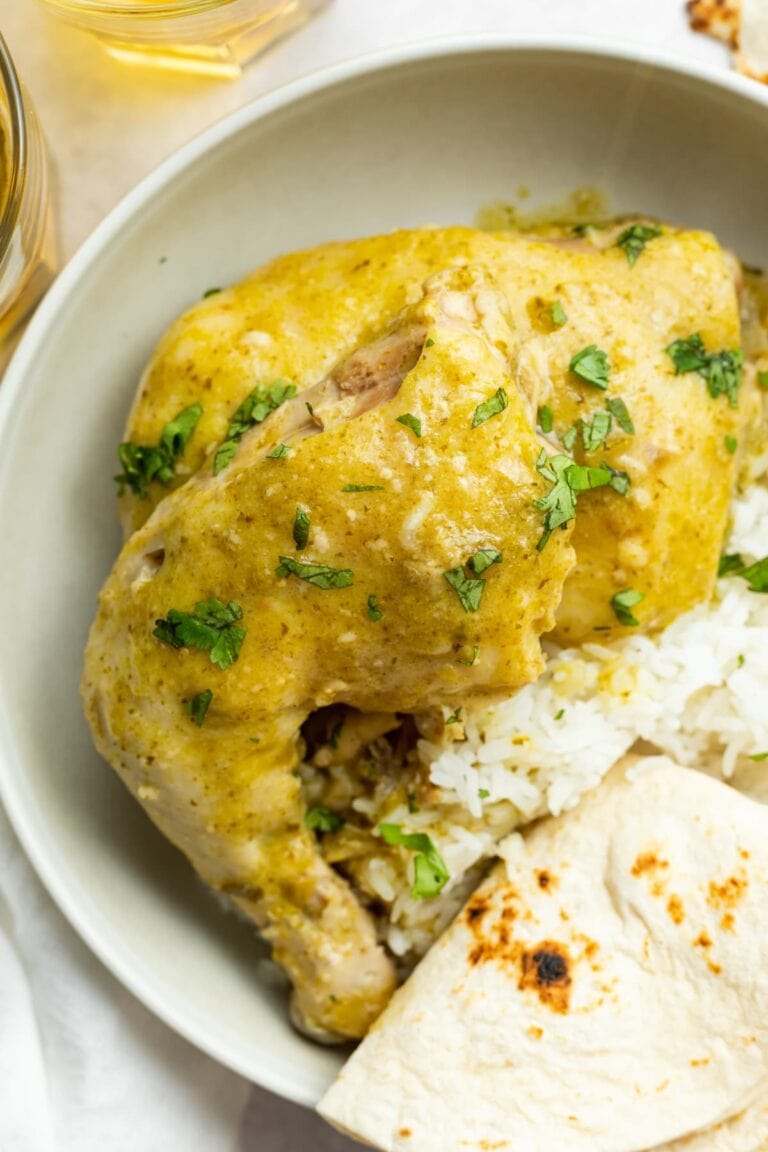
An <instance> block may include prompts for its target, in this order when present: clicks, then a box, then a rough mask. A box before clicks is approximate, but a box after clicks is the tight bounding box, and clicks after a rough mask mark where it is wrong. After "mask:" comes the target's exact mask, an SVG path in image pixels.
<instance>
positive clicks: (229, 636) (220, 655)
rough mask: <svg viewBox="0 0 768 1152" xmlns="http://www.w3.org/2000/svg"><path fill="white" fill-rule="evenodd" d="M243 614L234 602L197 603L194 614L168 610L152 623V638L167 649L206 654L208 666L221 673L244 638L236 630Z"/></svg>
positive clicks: (227, 666)
mask: <svg viewBox="0 0 768 1152" xmlns="http://www.w3.org/2000/svg"><path fill="white" fill-rule="evenodd" d="M242 618H243V610H242V608H241V607H240V605H239V604H237V603H236V602H235V601H234V600H230V602H229V603H228V604H223V603H222V602H221V600H200V601H199V602H198V603H197V604H196V605H195V610H194V612H179V611H178V609H176V608H171V609H170V611H169V612H168V615H167V616H166V617H165V619H163V620H156V621H155V628H154V630H153V633H152V634H153V636H156V637H157V639H158V640H160V641H162V643H163V644H168V645H169V646H170V647H171V648H196V649H198V651H200V652H208V653H209V658H210V661H211V663H212V664H216V665H218V667H219V668H221V669H222V670H224V669H226V668H229V667H230V666H231V665H232V664H234V663H235V661H236V660H237V658H238V656H239V655H240V649H241V647H242V644H243V640H244V639H245V636H246V629H245V628H240V627H238V626H237V623H236V622H237V621H238V620H242Z"/></svg>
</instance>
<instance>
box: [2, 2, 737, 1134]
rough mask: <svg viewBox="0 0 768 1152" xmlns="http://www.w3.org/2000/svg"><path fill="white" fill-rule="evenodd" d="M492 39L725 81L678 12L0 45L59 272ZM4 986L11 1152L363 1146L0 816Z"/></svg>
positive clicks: (404, 21) (28, 8)
mask: <svg viewBox="0 0 768 1152" xmlns="http://www.w3.org/2000/svg"><path fill="white" fill-rule="evenodd" d="M489 29H491V30H505V31H513V32H518V33H520V34H535V33H571V34H572V33H578V34H581V35H586V36H589V37H592V38H594V39H595V40H596V41H606V40H608V41H617V40H618V41H624V42H627V43H637V44H644V45H649V46H655V47H659V48H663V49H664V51H665V52H667V53H670V54H674V55H677V56H678V57H679V58H681V59H683V58H684V59H688V60H699V61H706V62H709V63H712V64H714V65H716V66H718V67H721V68H723V69H725V68H727V67H728V56H727V52H726V51H725V49H724V48H723V47H721V46H720V45H718V44H716V43H714V42H712V41H709V40H707V39H705V38H703V37H700V36H695V35H693V34H692V33H691V32H690V31H689V29H688V26H687V22H686V19H685V15H684V4H683V0H644V3H643V4H641V5H638V4H637V3H635V2H634V0H334V2H332V3H331V5H330V6H329V8H328V9H327V10H326V11H325V12H324V13H323V14H322V15H321V16H319V17H318V18H317V19H316V20H315V21H314V22H312V23H311V24H309V25H308V26H307V27H306V28H304V29H303V30H302V31H300V32H298V33H297V34H295V35H294V36H293V37H292V38H290V39H289V40H287V41H284V42H283V43H282V44H280V45H278V46H277V47H276V48H274V49H273V50H272V51H270V52H269V53H268V54H267V55H265V56H264V57H262V58H261V59H260V60H259V61H257V62H256V63H255V64H253V65H252V66H251V67H250V68H249V69H248V71H247V72H246V74H245V75H244V77H243V78H242V79H240V80H237V81H222V80H211V79H206V78H201V77H191V76H190V77H187V76H183V75H179V74H175V73H162V72H153V71H151V70H147V69H135V68H129V67H126V66H123V65H120V64H118V63H116V62H115V61H113V60H111V59H110V58H109V57H108V56H106V55H105V54H104V53H103V52H102V51H101V49H100V48H99V47H98V45H97V44H96V43H95V42H94V41H92V40H91V39H90V38H88V37H87V36H85V35H83V34H81V33H78V32H76V31H74V30H71V29H68V28H65V27H63V26H61V25H59V24H58V23H56V22H54V21H53V20H52V19H51V18H50V17H49V16H48V15H47V14H45V13H44V12H43V10H42V8H41V7H40V6H39V5H38V4H37V3H36V0H0V31H2V33H3V35H4V36H5V37H6V39H7V41H8V43H9V46H10V48H11V51H12V53H13V55H14V58H15V60H16V63H17V66H18V68H19V71H20V72H21V74H22V76H23V78H24V80H25V81H26V84H27V87H28V89H29V90H30V93H31V95H32V98H33V100H34V102H35V104H36V106H37V109H38V113H39V115H40V118H41V120H42V123H43V126H44V130H45V133H46V135H47V138H48V142H49V146H50V151H51V154H52V159H53V165H54V171H55V181H56V200H57V216H58V220H59V233H60V244H61V252H62V257H63V258H65V259H66V258H67V257H69V256H70V255H71V254H72V253H73V252H74V251H75V249H76V248H77V246H78V245H79V244H80V243H81V241H82V240H83V239H84V238H85V237H86V236H87V235H88V233H89V232H90V231H91V230H92V229H93V227H94V226H95V225H96V224H97V223H98V222H99V221H100V220H101V219H102V218H103V217H104V216H105V215H106V213H107V212H108V211H109V210H110V209H111V208H112V206H113V205H114V204H115V203H116V202H117V201H118V200H119V199H120V197H121V196H123V195H124V194H125V193H126V192H127V191H128V190H129V189H130V188H131V187H132V186H133V185H134V184H135V183H136V182H137V181H138V180H139V179H140V178H141V177H142V176H144V175H145V174H146V173H147V172H149V171H150V170H151V169H152V168H153V167H155V165H157V164H158V163H159V161H161V160H162V159H163V158H164V157H165V156H167V155H168V154H169V153H170V152H171V151H173V150H174V149H175V148H176V147H178V146H179V145H180V144H182V143H183V142H185V141H186V140H188V139H189V138H190V137H191V136H193V135H195V134H196V133H197V132H199V131H200V130H201V129H203V128H205V127H206V126H207V125H209V124H211V123H212V122H214V121H215V120H218V119H220V118H221V117H222V116H224V115H226V114H227V113H228V112H230V111H231V110H232V109H234V108H237V107H239V106H240V105H242V104H244V103H246V102H247V101H249V100H250V99H252V98H254V97H256V96H259V95H261V94H262V93H264V92H266V91H268V90H269V89H272V88H274V87H276V86H278V85H280V84H282V83H284V82H286V81H289V80H292V79H294V78H296V77H297V76H300V75H302V74H304V73H306V72H308V71H311V70H314V69H316V68H320V67H322V66H324V65H326V64H330V63H333V62H335V61H337V60H341V59H345V58H348V57H351V56H354V55H358V54H360V53H363V52H368V51H371V50H373V49H376V48H380V47H383V46H385V45H391V44H397V43H402V42H406V41H414V40H420V39H425V38H428V37H431V36H435V35H439V34H446V33H461V32H468V31H472V32H478V31H487V30H489ZM3 961H5V962H4V963H3ZM0 973H2V974H4V977H3V979H4V982H0V1152H123V1149H125V1150H126V1152H127V1150H129V1149H130V1152H161V1150H162V1152H165V1150H166V1149H168V1150H170V1152H176V1149H179V1152H236V1150H237V1152H344V1150H347V1152H351V1150H352V1149H353V1148H355V1147H358V1146H357V1145H353V1144H352V1142H351V1141H347V1140H345V1139H344V1138H343V1137H341V1136H338V1135H337V1134H335V1133H333V1132H331V1130H330V1129H327V1128H326V1127H325V1126H324V1125H323V1124H321V1122H320V1121H319V1120H317V1119H316V1118H315V1117H314V1116H313V1115H312V1114H311V1113H309V1112H306V1111H304V1110H303V1109H300V1108H296V1107H294V1106H292V1105H289V1104H287V1103H285V1102H284V1101H281V1100H279V1099H277V1098H276V1097H273V1096H271V1095H270V1094H269V1093H266V1092H264V1091H262V1090H261V1089H258V1088H252V1087H251V1086H249V1085H248V1084H246V1083H245V1082H244V1081H243V1080H242V1079H240V1078H239V1077H237V1076H235V1075H234V1074H232V1073H229V1072H228V1071H226V1070H225V1069H223V1068H220V1067H218V1066H217V1065H215V1064H214V1063H213V1062H211V1061H210V1060H208V1059H207V1057H204V1056H202V1055H201V1054H199V1053H197V1052H196V1051H195V1050H194V1049H192V1048H191V1047H190V1046H189V1045H188V1044H187V1043H186V1042H185V1041H183V1040H181V1039H179V1038H178V1037H176V1036H175V1035H174V1034H172V1033H171V1032H170V1031H169V1030H168V1029H167V1028H166V1027H165V1026H164V1025H162V1024H160V1023H159V1022H158V1021H156V1020H155V1019H154V1018H153V1017H151V1016H150V1014H149V1013H147V1012H146V1011H145V1010H144V1009H143V1008H142V1007H141V1006H140V1005H139V1004H137V1002H136V1001H135V1000H134V999H133V998H132V997H131V996H130V995H129V994H128V993H127V992H125V991H124V990H123V989H122V988H121V987H120V986H119V985H118V984H117V983H116V982H115V981H114V980H113V978H112V977H111V976H110V975H109V974H108V973H107V972H106V971H105V970H104V969H103V968H102V966H101V965H100V964H99V962H98V961H96V960H95V959H94V958H93V957H92V956H91V955H90V954H89V953H88V951H87V950H86V948H85V947H84V945H82V944H81V943H80V941H79V939H78V938H77V937H76V936H75V935H74V933H73V932H72V931H71V930H70V929H69V928H68V926H67V925H66V924H65V922H64V921H63V919H62V917H61V916H60V915H59V913H58V912H57V911H56V909H55V908H54V907H53V905H52V904H51V902H50V900H49V899H48V897H47V896H46V894H45V893H44V891H43V889H42V888H41V886H40V885H39V883H38V882H37V880H36V878H35V877H34V875H33V874H32V872H31V869H30V868H29V866H28V865H27V863H26V860H25V859H24V857H23V855H22V853H21V851H20V849H19V847H18V844H17V842H16V841H15V838H14V836H13V833H12V832H11V830H10V827H9V826H8V824H7V821H6V820H5V818H4V816H3V814H2V812H1V811H0ZM25 1013H26V1015H25ZM14 1014H18V1015H19V1017H20V1019H21V1017H23V1020H22V1021H21V1024H20V1027H21V1028H22V1030H23V1029H24V1028H26V1029H27V1032H30V1030H31V1032H32V1033H34V1034H33V1035H30V1036H27V1040H28V1041H29V1042H28V1044H27V1045H26V1047H25V1049H24V1052H25V1055H24V1057H23V1058H22V1057H21V1056H20V1055H19V1046H18V1044H13V1045H12V1044H11V1042H10V1040H9V1037H16V1036H17V1033H16V1032H14V1031H13V1029H10V1028H7V1027H6V1023H7V1021H8V1020H9V1019H10V1018H11V1017H12V1016H13V1015H14ZM30 1021H31V1024H30Z"/></svg>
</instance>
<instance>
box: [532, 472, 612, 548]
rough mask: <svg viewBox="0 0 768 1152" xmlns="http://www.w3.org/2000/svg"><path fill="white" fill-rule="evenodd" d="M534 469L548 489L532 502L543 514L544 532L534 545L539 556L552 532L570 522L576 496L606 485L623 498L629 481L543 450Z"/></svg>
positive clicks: (573, 512)
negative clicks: (547, 484)
mask: <svg viewBox="0 0 768 1152" xmlns="http://www.w3.org/2000/svg"><path fill="white" fill-rule="evenodd" d="M536 469H537V471H538V472H539V473H540V474H541V475H542V476H543V477H544V479H545V480H548V481H549V482H550V483H551V485H552V488H551V489H550V491H549V492H548V493H547V494H546V495H545V496H542V497H541V498H540V499H538V500H534V502H533V506H534V508H539V509H540V510H541V511H542V512H543V513H544V532H543V533H542V535H541V538H540V539H539V542H538V544H537V545H536V548H537V550H538V551H539V552H540V551H541V550H542V549H543V548H544V547H545V545H546V543H547V541H548V540H549V538H550V536H551V535H552V533H553V532H554V530H555V529H556V528H560V527H562V526H563V525H565V524H568V523H569V522H570V521H571V520H572V519H573V517H574V516H575V514H576V500H577V498H578V495H579V493H580V492H587V491H589V490H591V489H592V488H603V487H605V486H606V485H610V487H612V488H614V489H615V490H616V491H617V492H619V493H620V494H621V495H626V493H627V491H628V490H629V477H628V476H627V474H626V472H618V471H617V470H616V469H614V468H611V467H610V466H609V465H608V464H601V465H600V467H599V468H592V467H590V466H588V465H585V464H574V462H573V460H571V458H570V456H550V457H548V456H547V454H546V452H545V451H544V449H542V450H541V452H540V454H539V458H538V460H537V461H536Z"/></svg>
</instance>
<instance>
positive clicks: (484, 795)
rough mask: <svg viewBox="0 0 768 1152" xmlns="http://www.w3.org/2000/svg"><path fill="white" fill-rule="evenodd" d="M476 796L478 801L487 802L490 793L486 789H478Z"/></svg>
mask: <svg viewBox="0 0 768 1152" xmlns="http://www.w3.org/2000/svg"><path fill="white" fill-rule="evenodd" d="M477 795H478V797H479V799H480V800H487V799H488V797H489V796H490V792H489V791H488V789H487V788H478V790H477Z"/></svg>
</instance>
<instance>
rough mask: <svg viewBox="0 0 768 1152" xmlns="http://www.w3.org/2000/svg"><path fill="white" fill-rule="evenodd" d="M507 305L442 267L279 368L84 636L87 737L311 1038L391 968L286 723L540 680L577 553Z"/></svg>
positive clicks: (413, 705) (476, 281)
mask: <svg viewBox="0 0 768 1152" xmlns="http://www.w3.org/2000/svg"><path fill="white" fill-rule="evenodd" d="M505 312H506V306H505V303H504V300H503V298H501V297H500V296H499V295H498V293H497V292H495V291H494V289H493V287H492V286H491V285H490V283H489V282H488V280H487V278H486V277H485V275H484V274H483V273H482V272H476V271H474V270H473V269H471V268H469V267H463V268H457V269H455V270H452V271H449V272H446V273H443V274H440V275H438V276H436V277H434V278H433V279H432V280H431V281H430V282H429V284H428V286H427V289H426V292H425V294H424V297H423V299H422V300H421V302H419V303H418V304H416V305H414V306H411V307H410V308H408V309H406V311H405V312H404V313H403V315H402V316H400V317H399V318H398V319H397V320H396V321H395V322H394V323H393V324H391V325H390V326H388V327H387V328H385V329H384V330H383V331H382V332H380V333H379V335H378V336H377V337H376V338H375V339H374V340H373V341H371V342H370V343H369V344H368V345H367V346H365V347H362V348H360V349H358V350H356V351H354V352H352V353H351V354H350V355H349V356H347V357H346V358H345V359H344V360H343V361H342V362H341V363H340V364H339V365H337V367H336V368H335V369H334V370H333V371H331V372H330V373H329V374H328V375H326V376H325V378H323V379H321V380H320V381H319V382H317V383H314V384H313V385H312V386H310V387H309V388H307V389H305V390H303V391H302V392H301V393H300V394H297V395H291V393H290V389H286V388H285V387H282V386H281V389H278V392H276V393H274V394H273V395H272V401H271V402H272V404H273V406H274V410H272V411H271V412H270V413H269V414H268V415H266V416H265V418H264V419H263V420H261V421H260V422H258V423H256V424H255V425H254V426H253V427H252V428H251V429H250V430H249V431H244V432H242V433H240V434H239V435H238V436H234V435H232V436H230V440H229V444H230V446H231V448H230V449H228V450H227V452H225V453H224V455H220V454H218V453H217V454H216V456H215V457H214V458H213V459H211V458H206V460H205V461H204V462H203V466H202V467H201V468H200V470H199V471H198V472H197V474H196V475H195V476H194V477H193V478H192V479H191V480H190V481H189V482H188V483H187V484H186V485H185V486H183V487H181V488H179V489H178V490H176V491H175V492H173V493H172V494H171V495H169V496H168V498H167V499H166V500H164V501H163V502H162V503H161V504H159V505H158V507H157V508H156V510H155V511H154V513H153V514H152V515H151V516H150V518H149V519H148V520H147V521H146V523H145V524H144V525H143V526H142V527H141V528H138V529H137V531H135V532H134V533H133V535H132V536H131V537H130V539H129V540H128V542H127V544H126V546H125V547H124V549H123V552H122V554H121V556H120V558H119V560H118V562H117V564H116V566H115V568H114V571H113V573H112V575H111V577H110V578H109V580H108V582H107V584H106V586H105V588H104V590H103V592H102V595H101V601H100V607H99V612H98V616H97V618H96V621H95V623H94V625H93V629H92V631H91V635H90V639H89V643H88V648H87V653H86V668H85V677H84V686H83V691H84V698H85V704H86V710H87V714H88V718H89V721H90V723H91V726H92V729H93V732H94V737H95V740H96V743H97V746H98V748H99V750H100V751H101V752H102V754H103V755H104V756H105V758H106V759H108V760H109V761H110V763H111V764H112V765H113V766H114V767H115V768H116V769H117V771H118V772H119V773H120V775H121V776H122V778H123V780H124V781H125V782H126V784H127V785H128V787H129V788H130V790H131V791H132V792H133V794H134V795H135V796H136V797H137V798H138V799H139V800H140V801H141V803H142V804H143V805H144V807H145V809H146V810H147V812H148V813H149V815H150V817H151V818H152V819H153V820H154V821H155V823H156V824H157V825H158V826H159V827H160V828H161V830H162V831H163V832H164V833H165V835H166V836H168V838H169V839H170V840H172V841H173V842H174V843H175V844H176V845H177V846H178V847H179V848H181V849H182V850H183V851H184V852H185V853H186V855H187V856H188V857H189V859H190V860H191V862H192V864H193V865H194V867H195V868H196V870H197V871H198V872H199V874H200V875H201V876H202V877H203V878H204V879H205V880H206V881H207V882H208V883H209V884H210V885H212V886H213V887H214V888H215V889H218V890H219V891H221V892H223V893H225V894H227V895H228V896H230V897H231V898H232V899H233V900H234V901H235V902H236V903H237V904H238V905H239V907H240V908H241V909H242V910H243V911H245V912H246V914H248V915H249V916H250V917H251V918H252V919H253V921H254V922H255V923H256V924H257V925H258V927H259V928H260V929H261V930H262V931H263V933H264V935H265V936H266V938H267V939H268V940H269V941H270V942H271V943H272V945H273V947H274V954H275V957H276V959H277V960H278V961H279V962H280V963H281V964H282V965H283V967H284V968H285V969H286V971H287V972H288V974H289V976H290V978H291V980H292V981H293V984H294V988H295V995H294V1017H295V1019H296V1020H297V1021H298V1022H299V1024H300V1025H301V1026H302V1027H303V1028H304V1029H305V1030H306V1031H308V1032H310V1033H311V1034H313V1035H315V1036H318V1037H321V1038H324V1039H329V1038H330V1039H332V1038H345V1037H355V1036H361V1035H363V1034H364V1033H365V1032H366V1030H367V1028H368V1027H369V1026H370V1024H371V1022H372V1021H373V1020H374V1019H375V1017H376V1016H377V1015H378V1013H379V1012H380V1011H381V1009H382V1007H383V1005H384V1004H385V1003H386V1001H387V999H388V998H389V996H390V994H391V992H392V989H393V986H394V982H395V973H394V969H393V966H392V964H391V963H390V960H389V959H388V957H387V956H386V955H385V953H384V951H383V949H381V948H380V947H379V945H378V944H377V942H376V937H375V930H374V926H373V922H372V920H371V919H370V918H369V916H368V914H367V913H366V911H365V910H364V909H363V908H362V907H361V906H360V904H359V903H358V901H357V899H356V898H355V896H354V895H353V893H352V891H351V889H350V888H349V887H348V886H347V885H346V883H345V882H344V881H343V880H342V879H341V877H339V876H338V875H337V874H336V873H335V872H334V871H333V870H332V869H331V868H330V867H329V866H328V865H327V864H326V863H325V862H324V860H323V859H322V856H321V854H320V853H319V851H318V847H317V841H316V838H315V835H314V833H313V832H312V831H311V830H310V829H308V828H307V826H306V822H305V811H304V807H303V802H302V797H301V789H300V781H299V779H298V778H297V774H296V773H295V768H296V766H297V764H298V762H299V759H300V755H301V740H300V727H301V724H302V722H303V721H304V719H305V717H306V716H307V715H308V714H309V713H310V712H312V711H313V710H315V709H317V708H320V707H322V706H324V705H329V704H333V703H335V702H343V703H344V704H347V705H351V706H352V707H354V708H357V709H360V710H364V711H376V712H409V711H415V710H419V709H423V708H428V707H430V706H432V705H437V704H441V703H443V702H444V701H446V700H450V699H452V698H455V697H457V696H460V697H462V698H463V697H465V696H466V695H467V694H470V695H471V694H478V693H489V692H504V693H508V692H510V691H512V690H514V689H515V688H517V687H519V686H521V685H523V684H525V683H527V682H529V681H531V680H532V679H534V678H535V677H536V676H537V675H538V674H539V672H540V670H541V667H542V657H541V652H540V644H539V637H540V636H541V634H542V633H543V632H546V631H548V630H549V629H551V627H552V626H553V624H554V611H555V608H556V606H557V604H558V602H559V600H560V596H561V593H562V587H563V582H564V580H565V578H566V576H567V574H568V572H569V571H570V569H571V567H572V566H573V562H574V554H573V549H572V548H571V546H570V543H569V538H570V535H571V532H572V526H571V525H570V524H566V523H564V524H563V525H562V529H558V530H557V531H555V532H553V534H552V537H551V539H549V540H548V542H547V544H546V547H537V545H540V543H541V538H542V534H543V530H544V529H543V520H544V515H545V511H546V510H545V509H543V507H542V506H541V503H540V506H536V503H535V502H537V501H538V502H541V501H544V502H546V495H547V492H548V490H549V489H550V483H549V481H548V480H547V479H546V478H545V475H544V471H545V469H546V465H545V464H544V463H543V461H542V451H543V457H544V460H546V458H547V451H548V450H546V449H544V450H542V444H541V442H540V440H539V437H538V435H537V433H536V431H535V427H534V418H533V411H532V408H531V404H530V400H529V398H528V397H526V396H525V395H524V393H523V392H522V391H521V390H520V388H519V387H518V384H517V382H516V374H517V373H518V371H519V365H518V363H517V359H516V342H515V339H514V336H513V333H512V331H511V329H510V327H509V324H508V321H507V319H506V317H505ZM180 402H183V398H182V396H181V395H180V394H177V396H176V400H175V403H180ZM267 407H269V404H267ZM589 495H590V494H589V493H587V494H585V497H588V496H589ZM613 496H614V499H616V500H621V499H622V496H620V495H619V494H618V493H616V492H614V493H613Z"/></svg>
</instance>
